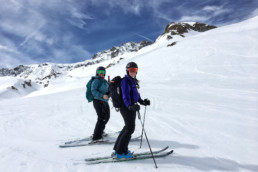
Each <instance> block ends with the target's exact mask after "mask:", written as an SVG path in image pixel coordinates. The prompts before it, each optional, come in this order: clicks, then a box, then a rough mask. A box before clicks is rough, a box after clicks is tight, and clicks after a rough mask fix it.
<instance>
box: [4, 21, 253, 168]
mask: <svg viewBox="0 0 258 172" xmlns="http://www.w3.org/2000/svg"><path fill="white" fill-rule="evenodd" d="M257 23H258V17H255V18H252V19H250V20H247V21H244V22H241V23H237V24H233V25H228V26H224V27H221V28H217V29H214V30H211V31H207V32H204V33H199V34H193V35H188V36H186V37H185V38H182V39H178V40H177V44H176V45H175V46H173V47H167V46H166V45H167V44H170V43H171V41H174V40H169V41H168V40H166V39H158V40H157V41H156V42H155V43H154V44H153V45H151V46H148V47H145V48H143V49H141V50H140V51H138V52H134V53H131V54H130V55H128V56H126V57H125V60H121V61H120V62H119V63H118V64H116V65H115V66H112V67H110V68H108V69H107V74H108V75H110V76H111V78H113V77H114V76H116V75H120V76H122V75H124V73H125V66H126V64H127V63H128V62H129V61H135V62H136V63H137V64H138V66H139V70H138V75H137V78H138V79H139V80H140V86H141V88H140V92H141V96H142V97H143V98H149V99H150V100H151V106H148V107H147V109H146V121H145V128H146V132H147V135H148V138H149V141H150V144H151V146H152V149H153V150H155V149H158V148H162V147H165V146H167V145H168V146H170V148H171V149H174V151H175V152H174V153H173V154H172V155H171V156H169V157H166V158H162V159H156V161H157V164H158V167H159V168H158V170H159V171H162V172H166V171H169V172H170V171H175V172H177V171H178V172H190V171H191V172H192V171H258V161H257V160H258V154H257V151H258V133H257V131H258V116H257V114H258V107H257V104H258V78H257V74H258V56H257V54H258V25H257ZM117 58H120V57H117ZM110 61H112V60H110ZM110 61H103V62H102V63H101V64H98V65H103V66H105V65H107V64H110ZM98 65H93V66H90V67H85V68H84V69H82V68H81V69H78V70H74V71H71V72H70V73H69V72H68V73H67V75H64V76H62V77H58V78H56V80H55V81H53V82H52V84H51V85H50V86H49V87H47V88H45V89H39V90H38V91H34V92H33V93H31V94H29V95H27V96H25V97H20V98H15V99H0V100H1V103H0V145H1V146H0V171H10V172H16V171H28V172H32V171H37V172H41V171H42V172H43V171H44V172H45V171H48V172H49V171H62V172H63V171H64V172H66V171H69V172H70V171H126V172H127V171H156V169H155V167H154V164H153V160H152V159H149V160H143V161H133V162H125V163H116V164H112V163H111V164H100V165H91V166H89V165H85V163H84V162H83V159H84V158H87V157H94V156H101V155H108V154H111V152H112V147H113V145H96V146H88V147H78V148H66V149H61V148H59V147H58V145H59V144H63V143H64V142H65V141H68V140H70V139H75V138H83V137H86V136H89V135H91V134H92V132H93V129H94V126H95V122H96V114H95V111H94V108H93V105H92V104H90V103H87V101H86V99H85V85H86V83H87V81H88V80H89V79H90V77H91V75H94V73H95V69H96V67H97V66H98ZM69 76H72V77H69ZM0 82H1V85H2V83H5V82H13V81H12V79H10V78H9V79H8V78H5V77H4V78H0ZM1 88H2V87H1ZM109 104H110V106H111V107H112V105H111V102H110V103H109ZM141 115H142V116H143V115H144V107H142V109H141ZM136 123H137V124H136V125H137V126H136V131H135V133H134V135H135V136H137V135H140V134H141V125H140V122H139V120H138V119H137V121H136ZM122 127H123V119H122V117H121V115H120V114H119V113H117V112H116V111H115V110H114V108H113V109H111V118H110V121H109V123H108V124H107V127H106V132H113V131H118V130H120V129H122ZM139 144H140V143H139V142H132V143H130V145H129V148H130V149H131V150H132V151H135V152H140V151H146V150H148V146H147V144H146V141H145V140H144V143H143V147H142V148H141V149H139Z"/></svg>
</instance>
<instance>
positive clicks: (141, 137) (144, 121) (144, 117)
mask: <svg viewBox="0 0 258 172" xmlns="http://www.w3.org/2000/svg"><path fill="white" fill-rule="evenodd" d="M145 115H146V106H145V110H144V116H143V127H142V135H141V143H140V148H142V136H143V128H144V124H145Z"/></svg>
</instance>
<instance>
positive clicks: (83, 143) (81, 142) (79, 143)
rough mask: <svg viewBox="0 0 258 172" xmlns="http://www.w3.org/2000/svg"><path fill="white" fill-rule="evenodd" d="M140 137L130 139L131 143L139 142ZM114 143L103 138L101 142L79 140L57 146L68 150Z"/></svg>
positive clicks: (110, 139)
mask: <svg viewBox="0 0 258 172" xmlns="http://www.w3.org/2000/svg"><path fill="white" fill-rule="evenodd" d="M140 138H141V136H138V137H134V138H132V139H131V141H132V142H134V141H139V140H140ZM115 142H116V140H115V138H113V139H112V138H106V137H104V140H103V141H97V142H93V141H92V140H79V141H76V142H75V141H73V142H71V143H66V144H63V145H59V147H60V148H69V147H80V146H91V145H102V144H114V143H115Z"/></svg>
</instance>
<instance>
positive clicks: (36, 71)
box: [0, 22, 216, 98]
mask: <svg viewBox="0 0 258 172" xmlns="http://www.w3.org/2000/svg"><path fill="white" fill-rule="evenodd" d="M214 28H216V27H215V26H210V25H206V24H202V23H174V22H172V23H170V24H168V25H167V27H166V29H165V32H164V33H163V34H162V35H161V36H160V37H164V38H166V39H167V40H173V42H172V43H170V44H167V46H174V45H175V44H176V42H177V41H178V39H176V38H174V37H175V36H180V37H181V38H184V37H185V34H187V33H188V32H192V31H194V32H204V31H207V30H210V29H214ZM160 37H159V38H160ZM159 38H158V39H157V40H156V42H157V41H158V40H159ZM159 42H163V41H159ZM151 44H152V43H151V42H149V41H141V42H139V43H136V42H128V43H123V44H122V45H121V46H117V47H116V46H114V47H112V48H110V49H109V50H105V51H102V52H99V53H97V54H95V55H94V56H93V57H92V58H91V59H89V60H86V61H84V62H79V63H74V64H53V63H44V64H39V65H29V66H24V65H20V66H17V67H15V68H13V69H6V68H3V69H0V77H11V78H12V79H11V78H10V79H9V80H8V81H9V82H7V83H5V84H4V85H3V86H2V87H1V88H0V95H2V96H1V97H2V98H3V97H4V98H7V97H13V96H14V97H16V96H24V95H27V94H28V93H30V92H29V91H28V90H26V91H24V89H27V88H29V87H33V89H32V88H29V90H33V91H35V90H38V89H42V88H46V87H48V86H49V85H50V84H51V82H53V80H55V79H56V78H59V77H72V75H70V74H68V73H70V72H71V71H74V70H80V69H82V71H83V70H84V69H85V68H87V67H89V66H93V65H95V64H99V63H101V62H103V61H109V63H108V64H107V65H106V66H104V67H106V68H109V67H111V66H113V65H115V64H117V63H119V62H120V60H122V59H124V58H125V57H130V54H133V53H136V52H138V51H139V50H141V49H142V48H143V47H146V46H149V45H151ZM5 80H6V78H5ZM27 83H30V84H27ZM8 84H9V85H8ZM10 91H11V92H12V93H10ZM21 92H23V93H25V94H21ZM9 95H11V96H9Z"/></svg>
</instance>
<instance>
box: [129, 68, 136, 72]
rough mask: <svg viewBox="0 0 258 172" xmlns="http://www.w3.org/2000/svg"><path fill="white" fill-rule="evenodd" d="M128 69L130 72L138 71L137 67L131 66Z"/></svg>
mask: <svg viewBox="0 0 258 172" xmlns="http://www.w3.org/2000/svg"><path fill="white" fill-rule="evenodd" d="M128 71H129V72H130V73H132V72H134V73H137V71H138V69H137V68H129V69H128Z"/></svg>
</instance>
